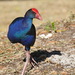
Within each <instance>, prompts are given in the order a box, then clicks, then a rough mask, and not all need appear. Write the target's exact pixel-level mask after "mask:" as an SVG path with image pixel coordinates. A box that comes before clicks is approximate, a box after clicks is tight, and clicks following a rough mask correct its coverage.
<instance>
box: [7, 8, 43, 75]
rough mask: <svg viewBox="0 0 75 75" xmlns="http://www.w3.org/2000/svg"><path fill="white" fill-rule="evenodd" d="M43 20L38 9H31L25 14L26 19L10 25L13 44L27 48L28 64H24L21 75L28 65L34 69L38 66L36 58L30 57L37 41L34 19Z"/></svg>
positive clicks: (8, 35)
mask: <svg viewBox="0 0 75 75" xmlns="http://www.w3.org/2000/svg"><path fill="white" fill-rule="evenodd" d="M34 18H36V19H39V20H42V17H41V15H40V13H39V11H38V10H37V9H36V8H30V9H29V10H27V12H26V13H25V15H24V17H17V18H15V19H14V20H13V21H12V22H11V24H10V25H9V28H8V32H7V37H8V39H9V41H10V42H11V43H13V44H14V43H20V44H22V45H23V46H25V51H26V62H25V64H24V67H23V70H22V73H21V75H24V73H25V71H26V67H27V66H28V63H30V64H31V65H32V66H33V67H34V64H36V65H38V64H37V62H36V61H35V60H34V58H33V57H32V56H31V55H30V49H31V46H33V45H34V43H35V40H36V28H35V26H34V24H33V19H34Z"/></svg>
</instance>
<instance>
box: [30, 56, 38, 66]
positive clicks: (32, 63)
mask: <svg viewBox="0 0 75 75" xmlns="http://www.w3.org/2000/svg"><path fill="white" fill-rule="evenodd" d="M30 64H31V65H32V66H33V67H35V65H36V66H39V65H38V63H37V62H36V61H35V60H34V58H33V57H31V59H30Z"/></svg>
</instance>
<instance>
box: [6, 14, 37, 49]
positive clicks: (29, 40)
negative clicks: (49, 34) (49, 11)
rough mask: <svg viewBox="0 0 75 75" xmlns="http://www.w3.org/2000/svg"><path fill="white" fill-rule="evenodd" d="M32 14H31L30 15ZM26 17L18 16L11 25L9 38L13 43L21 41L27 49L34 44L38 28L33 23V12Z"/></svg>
mask: <svg viewBox="0 0 75 75" xmlns="http://www.w3.org/2000/svg"><path fill="white" fill-rule="evenodd" d="M29 15H30V16H29ZM29 15H28V16H27V15H26V16H24V17H19V18H16V19H15V20H14V21H13V22H12V23H11V24H10V26H9V30H8V35H7V36H8V38H9V40H10V41H11V42H12V43H21V44H22V45H24V46H26V49H28V50H29V49H30V46H33V44H34V42H35V39H36V30H35V27H34V25H33V24H32V20H33V18H34V16H33V15H32V16H33V18H32V16H31V14H29Z"/></svg>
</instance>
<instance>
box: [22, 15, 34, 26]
mask: <svg viewBox="0 0 75 75" xmlns="http://www.w3.org/2000/svg"><path fill="white" fill-rule="evenodd" d="M32 22H33V18H29V17H27V16H25V17H24V20H23V23H24V26H27V27H29V26H30V27H31V26H32Z"/></svg>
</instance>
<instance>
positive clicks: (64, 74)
mask: <svg viewBox="0 0 75 75" xmlns="http://www.w3.org/2000/svg"><path fill="white" fill-rule="evenodd" d="M60 75H68V73H67V72H65V71H63V72H61V73H60Z"/></svg>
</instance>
